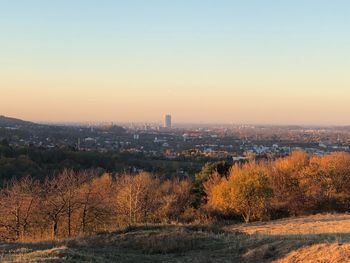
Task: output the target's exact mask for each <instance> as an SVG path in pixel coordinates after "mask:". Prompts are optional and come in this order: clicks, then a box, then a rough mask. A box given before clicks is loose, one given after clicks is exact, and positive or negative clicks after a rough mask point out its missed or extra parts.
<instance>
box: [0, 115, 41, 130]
mask: <svg viewBox="0 0 350 263" xmlns="http://www.w3.org/2000/svg"><path fill="white" fill-rule="evenodd" d="M33 125H38V124H35V123H33V122H30V121H23V120H20V119H16V118H11V117H6V116H2V115H0V127H26V126H33Z"/></svg>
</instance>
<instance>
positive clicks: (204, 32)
mask: <svg viewBox="0 0 350 263" xmlns="http://www.w3.org/2000/svg"><path fill="white" fill-rule="evenodd" d="M0 7H1V8H0V30H1V32H2V34H1V35H0V50H1V51H0V55H1V61H0V115H6V116H12V117H17V118H21V119H25V120H31V121H35V122H111V121H113V122H159V121H160V122H161V121H162V115H163V114H165V113H166V112H170V113H171V115H172V116H174V117H175V119H176V121H175V123H245V124H246V123H250V124H281V125H288V124H299V125H349V124H350V119H349V117H348V112H350V104H349V103H348V99H349V98H350V89H349V86H350V77H349V76H348V75H349V74H348V71H349V68H350V45H349V44H350V36H349V34H348V31H349V28H350V18H349V16H348V14H347V10H349V8H350V3H349V2H347V1H341V0H337V1H332V3H330V2H329V1H324V0H321V1H316V0H311V1H307V2H306V1H301V0H298V1H288V2H276V1H272V0H269V1H257V0H255V1H249V2H243V1H225V0H221V1H215V2H214V1H199V0H189V1H173V2H166V3H165V2H164V1H160V0H153V1H147V2H145V1H137V0H134V1H127V2H125V1H107V0H105V1H98V2H97V1H81V0H77V1H74V2H72V1H67V0H63V1H50V2H49V1H43V0H34V1H26V2H23V1H17V0H11V1H2V3H1V4H0ZM68 7H69V8H68Z"/></svg>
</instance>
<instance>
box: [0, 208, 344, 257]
mask: <svg viewBox="0 0 350 263" xmlns="http://www.w3.org/2000/svg"><path fill="white" fill-rule="evenodd" d="M0 261H1V262H67V261H71V262H350V215H347V214H338V215H316V216H310V217H301V218H294V219H285V220H277V221H272V222H267V223H252V224H247V225H243V224H242V225H230V226H224V227H217V226H173V225H163V226H140V227H135V228H129V229H126V230H124V231H119V232H114V233H104V234H99V235H96V236H93V237H89V238H77V239H74V240H65V241H60V242H41V243H26V244H24V243H23V244H1V245H0Z"/></svg>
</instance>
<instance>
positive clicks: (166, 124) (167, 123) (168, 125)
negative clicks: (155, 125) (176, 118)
mask: <svg viewBox="0 0 350 263" xmlns="http://www.w3.org/2000/svg"><path fill="white" fill-rule="evenodd" d="M163 127H164V128H167V129H170V128H171V115H170V114H166V115H165V116H164V123H163Z"/></svg>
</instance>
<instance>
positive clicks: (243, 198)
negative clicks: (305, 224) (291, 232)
mask: <svg viewBox="0 0 350 263" xmlns="http://www.w3.org/2000/svg"><path fill="white" fill-rule="evenodd" d="M207 194H208V205H209V206H210V207H212V208H214V209H219V210H221V211H224V212H228V213H230V212H231V213H237V214H240V215H241V216H242V217H243V219H244V221H245V222H250V221H252V220H261V219H264V218H265V217H266V216H267V209H268V205H269V201H270V198H271V197H272V189H271V187H270V186H269V181H268V177H267V175H266V170H265V167H264V166H263V165H260V164H257V163H255V162H250V163H248V164H245V165H236V166H234V167H233V169H232V170H231V172H230V175H229V177H228V178H227V179H226V178H222V179H221V180H220V182H219V183H218V184H217V185H215V186H214V187H213V188H212V189H211V190H210V192H208V193H207Z"/></svg>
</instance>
